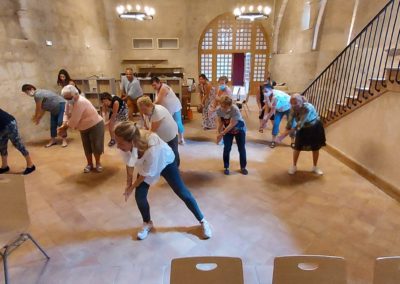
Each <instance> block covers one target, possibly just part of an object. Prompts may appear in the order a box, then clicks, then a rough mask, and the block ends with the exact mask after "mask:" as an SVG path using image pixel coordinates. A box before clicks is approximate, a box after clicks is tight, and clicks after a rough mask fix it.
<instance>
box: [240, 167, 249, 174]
mask: <svg viewBox="0 0 400 284" xmlns="http://www.w3.org/2000/svg"><path fill="white" fill-rule="evenodd" d="M240 172H241V173H242V175H245V176H247V175H248V174H249V171H248V170H247V169H246V168H243V169H241V170H240Z"/></svg>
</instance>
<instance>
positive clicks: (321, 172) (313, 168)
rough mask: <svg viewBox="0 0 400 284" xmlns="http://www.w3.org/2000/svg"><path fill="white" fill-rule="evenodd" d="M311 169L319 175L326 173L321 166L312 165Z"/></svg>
mask: <svg viewBox="0 0 400 284" xmlns="http://www.w3.org/2000/svg"><path fill="white" fill-rule="evenodd" d="M311 171H312V172H313V173H314V174H317V175H319V176H322V175H323V174H324V172H323V171H322V170H321V169H320V168H318V167H316V166H314V167H312V169H311Z"/></svg>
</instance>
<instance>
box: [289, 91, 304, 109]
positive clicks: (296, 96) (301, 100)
mask: <svg viewBox="0 0 400 284" xmlns="http://www.w3.org/2000/svg"><path fill="white" fill-rule="evenodd" d="M291 99H292V100H295V101H296V104H297V105H298V106H302V105H303V104H304V103H306V102H307V99H306V98H305V97H304V96H302V95H301V94H298V93H297V94H293V95H292V97H291Z"/></svg>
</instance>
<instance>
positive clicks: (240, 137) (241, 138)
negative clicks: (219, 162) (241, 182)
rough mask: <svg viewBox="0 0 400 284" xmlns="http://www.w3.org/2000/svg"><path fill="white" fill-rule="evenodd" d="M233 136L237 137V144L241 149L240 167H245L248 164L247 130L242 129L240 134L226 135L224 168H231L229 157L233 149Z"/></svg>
mask: <svg viewBox="0 0 400 284" xmlns="http://www.w3.org/2000/svg"><path fill="white" fill-rule="evenodd" d="M233 137H235V139H236V144H237V147H238V150H239V157H240V168H241V169H245V168H246V165H247V159H246V147H245V144H246V132H245V131H244V130H240V131H239V133H238V134H231V133H227V134H225V135H224V137H223V140H224V155H223V158H224V168H226V169H227V168H229V157H230V153H231V149H232V143H233Z"/></svg>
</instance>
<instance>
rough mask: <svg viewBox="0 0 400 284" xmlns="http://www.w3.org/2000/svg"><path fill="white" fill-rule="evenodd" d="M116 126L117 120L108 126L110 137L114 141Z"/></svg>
mask: <svg viewBox="0 0 400 284" xmlns="http://www.w3.org/2000/svg"><path fill="white" fill-rule="evenodd" d="M114 126H115V119H111V120H110V123H109V124H108V131H109V132H110V137H111V139H112V140H115V133H114Z"/></svg>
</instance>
